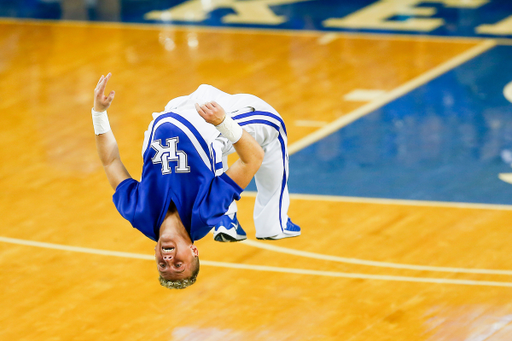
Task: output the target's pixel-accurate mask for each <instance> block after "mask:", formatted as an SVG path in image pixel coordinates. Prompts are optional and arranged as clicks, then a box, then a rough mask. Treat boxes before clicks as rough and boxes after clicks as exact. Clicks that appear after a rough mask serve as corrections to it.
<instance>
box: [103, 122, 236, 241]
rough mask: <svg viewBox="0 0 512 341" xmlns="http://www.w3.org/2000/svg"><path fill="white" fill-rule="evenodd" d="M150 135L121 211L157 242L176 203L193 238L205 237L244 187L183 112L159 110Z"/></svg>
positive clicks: (119, 191) (120, 190)
mask: <svg viewBox="0 0 512 341" xmlns="http://www.w3.org/2000/svg"><path fill="white" fill-rule="evenodd" d="M212 127H213V126H212ZM147 133H148V134H149V136H147V140H148V141H147V145H146V148H145V150H143V160H144V165H143V171H142V177H141V181H140V182H139V181H136V180H134V179H131V178H130V179H126V180H124V181H123V182H121V183H120V184H119V185H118V186H117V188H116V192H115V194H114V196H113V201H114V204H115V206H116V208H117V210H118V211H119V213H120V214H121V215H122V216H123V217H124V218H125V219H127V220H128V221H129V222H130V223H131V224H132V226H133V227H134V228H136V229H138V230H139V231H140V232H142V233H143V234H144V235H145V236H146V237H148V238H150V239H151V240H154V241H157V240H158V238H159V231H160V226H161V225H162V222H163V220H164V218H165V216H166V213H167V211H168V208H169V205H170V204H171V201H172V202H174V204H175V205H176V208H177V210H178V213H179V215H180V218H181V221H182V223H183V225H184V226H185V229H186V230H187V232H188V233H189V235H190V238H191V239H192V241H195V240H199V239H201V238H203V237H204V236H206V235H207V234H208V232H209V231H210V230H211V229H212V227H214V226H215V225H216V224H217V223H218V222H219V220H220V219H221V218H222V216H223V215H224V214H225V213H226V212H227V211H228V208H229V206H230V204H231V203H232V202H233V200H239V199H240V194H241V193H242V191H243V189H242V188H241V187H240V186H238V185H237V184H236V183H235V182H234V181H233V180H232V179H231V178H230V177H229V176H227V175H226V174H225V173H223V172H222V171H221V172H219V165H218V164H216V158H215V152H214V150H213V148H212V146H211V145H209V144H208V143H207V142H206V140H205V139H204V137H203V136H202V135H201V133H200V132H199V131H198V129H196V127H195V126H194V125H193V124H192V123H191V122H190V121H189V120H187V119H186V118H184V117H183V116H182V115H178V114H176V113H173V112H168V113H164V114H160V115H159V116H157V117H156V119H155V120H154V121H153V122H152V124H151V125H150V130H148V132H147ZM220 167H221V168H222V164H221V165H220Z"/></svg>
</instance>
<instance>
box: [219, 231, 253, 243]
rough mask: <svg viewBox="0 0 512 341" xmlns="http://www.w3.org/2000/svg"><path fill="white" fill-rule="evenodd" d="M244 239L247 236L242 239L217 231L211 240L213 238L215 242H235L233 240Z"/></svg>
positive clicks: (239, 240)
mask: <svg viewBox="0 0 512 341" xmlns="http://www.w3.org/2000/svg"><path fill="white" fill-rule="evenodd" d="M246 239H247V237H245V238H243V239H237V238H234V237H232V236H230V235H229V234H225V233H218V234H216V235H215V236H214V237H213V240H215V241H216V242H221V243H235V242H241V241H244V240H246Z"/></svg>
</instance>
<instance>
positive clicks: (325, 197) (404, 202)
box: [242, 191, 512, 211]
mask: <svg viewBox="0 0 512 341" xmlns="http://www.w3.org/2000/svg"><path fill="white" fill-rule="evenodd" d="M242 197H256V192H250V191H244V192H243V193H242ZM290 198H291V199H294V200H308V201H331V202H352V203H363V204H379V205H403V206H425V207H450V208H462V209H477V210H497V211H512V205H502V204H476V203H469V202H449V201H428V200H407V199H387V198H362V197H344V196H336V195H317V194H293V193H290Z"/></svg>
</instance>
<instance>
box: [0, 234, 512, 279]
mask: <svg viewBox="0 0 512 341" xmlns="http://www.w3.org/2000/svg"><path fill="white" fill-rule="evenodd" d="M0 242H4V243H10V244H17V245H24V246H35V247H41V248H46V249H55V250H63V251H71V252H80V253H88V254H95V255H102V256H114V257H124V258H135V259H144V260H154V259H155V258H154V256H150V255H143V254H138V253H130V252H118V251H108V250H98V249H92V248H86V247H77V246H67V245H60V244H52V243H43V242H36V241H30V240H24V239H16V238H8V237H0ZM201 264H202V265H206V266H216V267H221V268H229V269H242V270H254V271H268V272H278V273H290V274H297V275H313V276H327V277H338V278H354V279H371V280H382V281H396V282H415V283H435V284H457V285H478V286H493V287H507V288H512V282H492V281H474V280H463V279H449V278H425V277H407V276H388V275H369V274H359V273H347V272H334V271H317V270H307V269H294V268H282V267H277V266H266V265H250V264H237V263H226V262H215V261H207V260H201Z"/></svg>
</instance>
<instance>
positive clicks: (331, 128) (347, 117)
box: [288, 39, 497, 155]
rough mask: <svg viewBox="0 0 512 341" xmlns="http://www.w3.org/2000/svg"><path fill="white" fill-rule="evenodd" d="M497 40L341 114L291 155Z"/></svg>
mask: <svg viewBox="0 0 512 341" xmlns="http://www.w3.org/2000/svg"><path fill="white" fill-rule="evenodd" d="M496 44H497V43H496V41H495V40H492V39H489V40H484V41H483V42H481V43H480V44H478V45H476V46H475V47H472V48H471V49H469V50H467V51H465V52H463V53H461V54H459V55H458V56H456V57H454V58H452V59H450V60H448V61H446V62H444V63H443V64H441V65H439V66H437V67H435V68H433V69H431V70H429V71H427V72H425V73H424V74H422V75H420V76H418V77H416V78H414V79H412V80H410V81H408V82H407V83H405V84H403V85H401V86H399V87H398V88H395V89H394V90H392V91H389V92H387V93H386V94H385V95H383V96H382V97H379V98H378V99H376V100H374V101H372V102H370V103H368V104H366V105H363V106H362V107H359V108H358V109H356V110H354V111H352V112H350V113H348V114H347V115H344V116H341V117H340V118H338V119H337V120H335V121H333V122H332V123H330V124H328V125H326V126H325V127H323V128H320V129H318V130H317V131H315V132H314V133H311V134H309V135H307V136H305V137H303V138H302V139H300V140H299V141H297V142H295V143H293V144H291V145H290V146H289V147H288V152H289V154H290V155H292V154H294V153H296V152H298V151H299V150H302V149H304V148H306V147H308V146H309V145H311V144H313V143H315V142H317V141H319V140H321V139H323V138H325V137H326V136H328V135H330V134H332V133H334V132H336V131H338V130H339V129H340V128H342V127H344V126H346V125H348V124H350V123H352V122H354V121H355V120H357V119H359V118H361V117H363V116H365V115H368V114H369V113H371V112H373V111H375V110H377V109H378V108H380V107H382V106H384V105H386V104H388V103H389V102H391V101H393V100H395V99H397V98H399V97H401V96H403V95H405V94H407V93H408V92H411V91H412V90H414V89H416V88H418V87H419V86H421V85H423V84H425V83H428V82H430V81H431V80H433V79H435V78H437V77H439V76H440V75H442V74H443V73H446V72H448V71H450V70H452V69H454V68H455V67H457V66H459V65H461V64H463V63H465V62H467V61H468V60H470V59H472V58H475V57H476V56H478V55H479V54H482V53H484V52H485V51H487V50H489V49H490V48H492V47H494V46H496Z"/></svg>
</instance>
